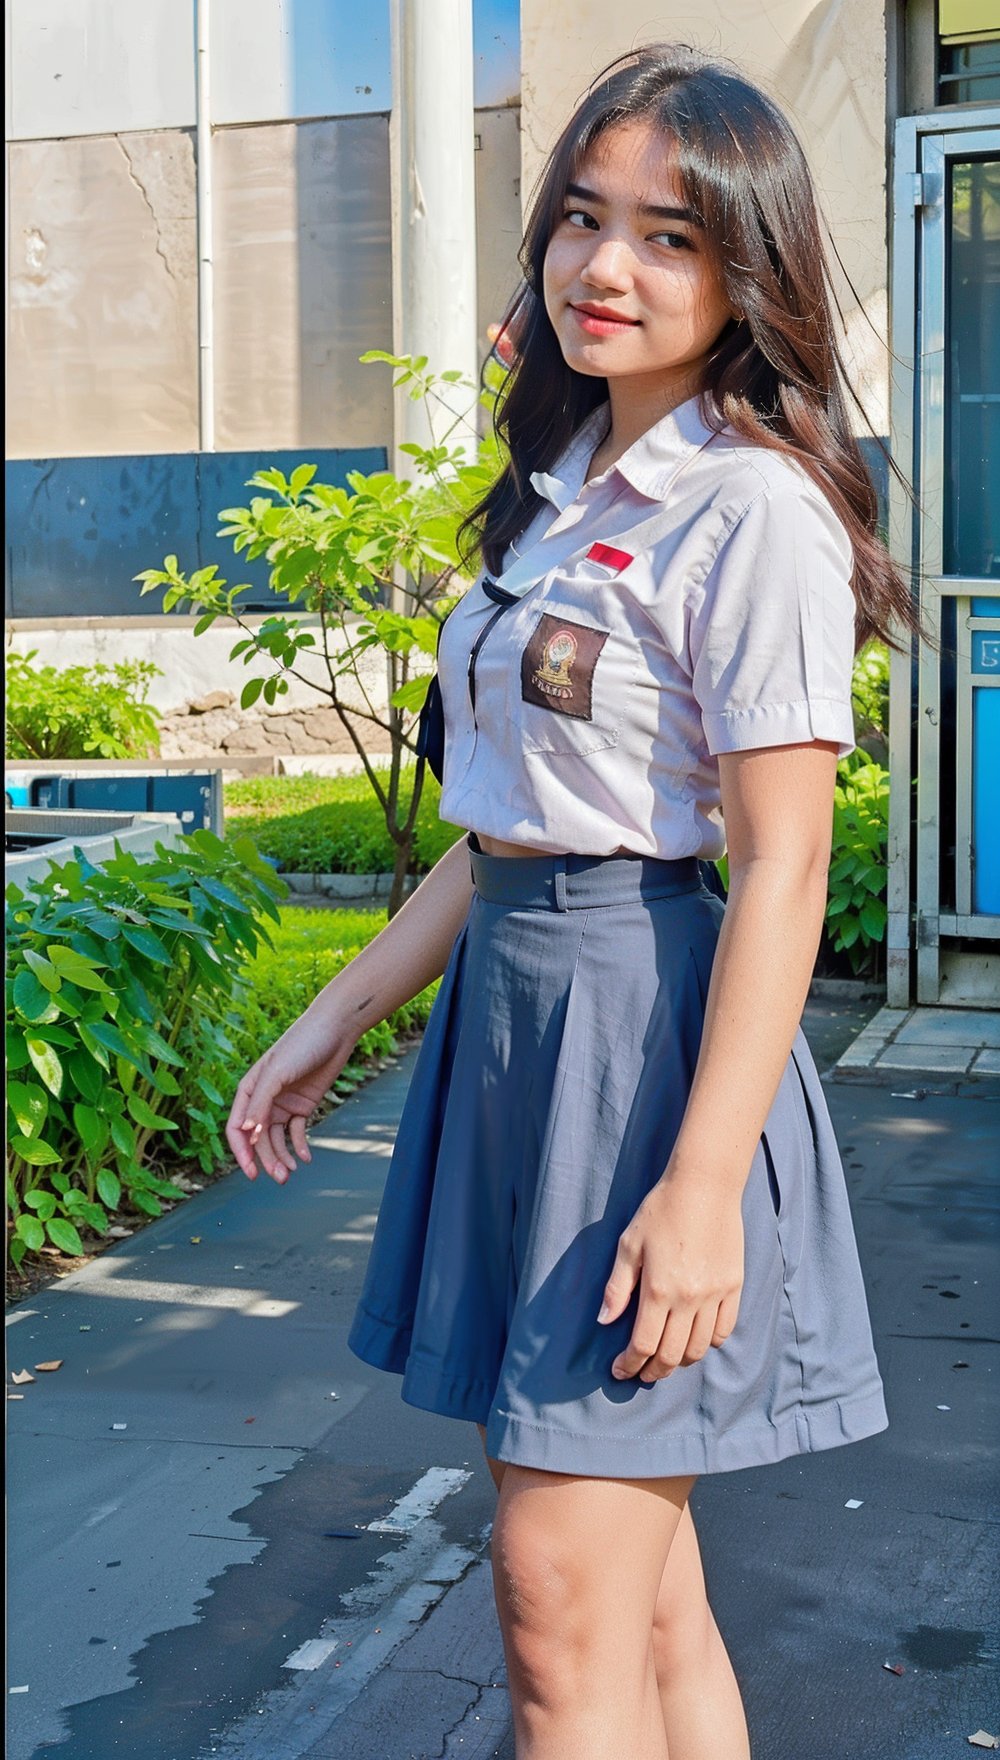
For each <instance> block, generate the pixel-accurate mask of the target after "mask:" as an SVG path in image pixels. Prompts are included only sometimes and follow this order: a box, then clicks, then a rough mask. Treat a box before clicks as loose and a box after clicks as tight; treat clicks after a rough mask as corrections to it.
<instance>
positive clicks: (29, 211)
mask: <svg viewBox="0 0 1000 1760" xmlns="http://www.w3.org/2000/svg"><path fill="white" fill-rule="evenodd" d="M9 152H10V219H9V224H10V338H9V355H8V363H9V370H8V377H7V385H8V392H7V399H8V453H9V455H10V456H12V457H15V458H37V457H52V456H55V457H60V458H71V457H80V456H86V455H106V454H116V453H150V452H184V451H188V450H191V449H193V448H196V447H197V444H198V377H197V376H198V341H197V256H196V228H195V193H194V188H195V176H194V152H193V141H192V138H191V136H190V135H189V134H187V133H182V132H180V131H177V132H173V133H171V132H167V131H164V132H162V133H160V132H157V133H153V134H131V135H127V136H124V137H118V136H114V135H103V136H91V137H89V138H86V139H78V140H64V141H51V142H50V141H33V142H22V143H15V144H13V145H12V146H11V147H10V149H9Z"/></svg>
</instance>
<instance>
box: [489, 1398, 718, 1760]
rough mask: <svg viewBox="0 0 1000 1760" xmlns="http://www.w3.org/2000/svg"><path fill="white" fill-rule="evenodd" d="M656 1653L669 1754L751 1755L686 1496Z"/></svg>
mask: <svg viewBox="0 0 1000 1760" xmlns="http://www.w3.org/2000/svg"><path fill="white" fill-rule="evenodd" d="M477 1429H478V1431H479V1434H480V1438H481V1440H482V1444H483V1450H484V1453H485V1450H486V1431H485V1429H484V1427H483V1426H482V1425H481V1424H479V1425H477ZM486 1461H487V1465H488V1467H489V1469H490V1473H491V1475H492V1477H493V1481H494V1483H495V1485H496V1487H497V1490H498V1491H499V1490H500V1487H501V1485H502V1483H503V1476H504V1473H505V1471H506V1462H504V1461H497V1460H493V1459H492V1458H491V1457H490V1456H489V1455H488V1454H487V1456H486ZM605 1612H606V1609H605V1610H602V1614H601V1618H602V1619H603V1617H604V1615H605ZM652 1651H653V1663H654V1668H655V1673H656V1681H657V1688H658V1692H659V1698H660V1705H661V1711H662V1717H663V1722H664V1726H665V1731H666V1737H667V1749H668V1754H669V1760H705V1756H707V1755H709V1754H712V1753H716V1752H717V1753H720V1754H725V1755H726V1756H727V1760H730V1756H731V1757H732V1760H748V1757H749V1754H750V1743H749V1737H748V1735H747V1727H746V1719H745V1717H744V1714H743V1705H742V1701H741V1699H740V1691H739V1687H738V1685H737V1683H736V1677H735V1675H734V1674H733V1669H732V1664H731V1662H730V1660H729V1656H728V1654H727V1652H726V1647H725V1644H724V1643H723V1640H722V1635H721V1633H720V1632H719V1628H718V1626H717V1625H716V1623H715V1620H714V1618H713V1615H712V1611H711V1608H710V1607H709V1604H708V1597H707V1594H706V1590H705V1578H704V1573H703V1570H702V1564H701V1556H700V1552H699V1549H698V1537H697V1534H696V1532H695V1527H694V1520H693V1518H692V1515H691V1508H690V1504H689V1503H688V1501H687V1499H686V1498H685V1500H684V1505H683V1509H682V1511H681V1515H680V1519H679V1521H678V1523H677V1526H676V1529H675V1531H674V1536H673V1539H672V1540H671V1543H670V1549H669V1551H668V1553H667V1557H666V1561H665V1563H664V1566H663V1572H662V1575H661V1578H660V1584H659V1588H658V1590H657V1595H656V1605H655V1608H654V1613H653V1628H652Z"/></svg>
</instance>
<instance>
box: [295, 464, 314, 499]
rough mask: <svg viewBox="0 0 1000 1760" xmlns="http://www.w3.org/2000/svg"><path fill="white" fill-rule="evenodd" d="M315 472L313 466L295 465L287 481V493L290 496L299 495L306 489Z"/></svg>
mask: <svg viewBox="0 0 1000 1760" xmlns="http://www.w3.org/2000/svg"><path fill="white" fill-rule="evenodd" d="M316 470H317V466H316V465H314V464H300V465H296V467H295V469H294V470H293V472H292V474H291V476H290V477H289V479H288V488H289V493H290V494H292V495H301V494H302V491H303V489H308V487H309V484H310V483H311V482H312V480H313V477H314V476H315V475H316Z"/></svg>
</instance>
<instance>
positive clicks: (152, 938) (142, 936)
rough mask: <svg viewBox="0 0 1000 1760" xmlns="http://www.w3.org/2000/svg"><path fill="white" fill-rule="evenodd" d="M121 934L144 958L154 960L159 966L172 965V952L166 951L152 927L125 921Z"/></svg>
mask: <svg viewBox="0 0 1000 1760" xmlns="http://www.w3.org/2000/svg"><path fill="white" fill-rule="evenodd" d="M122 935H123V936H124V938H125V940H126V941H127V942H128V943H129V946H130V947H134V948H135V950H136V952H137V953H141V954H142V955H143V957H144V958H145V959H151V960H155V961H156V963H157V964H158V965H161V966H172V965H173V963H174V956H173V954H172V953H168V952H167V949H166V948H165V947H164V945H163V942H162V941H161V940H160V937H159V936H158V935H154V934H153V931H152V929H147V928H143V927H139V926H138V925H136V924H134V923H126V924H124V925H123V928H122Z"/></svg>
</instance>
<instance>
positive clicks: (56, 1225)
mask: <svg viewBox="0 0 1000 1760" xmlns="http://www.w3.org/2000/svg"><path fill="white" fill-rule="evenodd" d="M45 1232H46V1234H47V1235H48V1237H49V1240H50V1241H51V1242H52V1245H53V1246H54V1247H58V1248H59V1251H60V1252H61V1253H72V1254H74V1255H75V1256H77V1257H79V1255H80V1254H82V1252H83V1242H82V1240H81V1239H80V1236H79V1235H78V1234H77V1231H76V1229H75V1228H74V1227H73V1224H72V1223H71V1222H67V1221H66V1218H65V1217H64V1216H53V1218H52V1220H51V1222H47V1223H46V1224H45Z"/></svg>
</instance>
